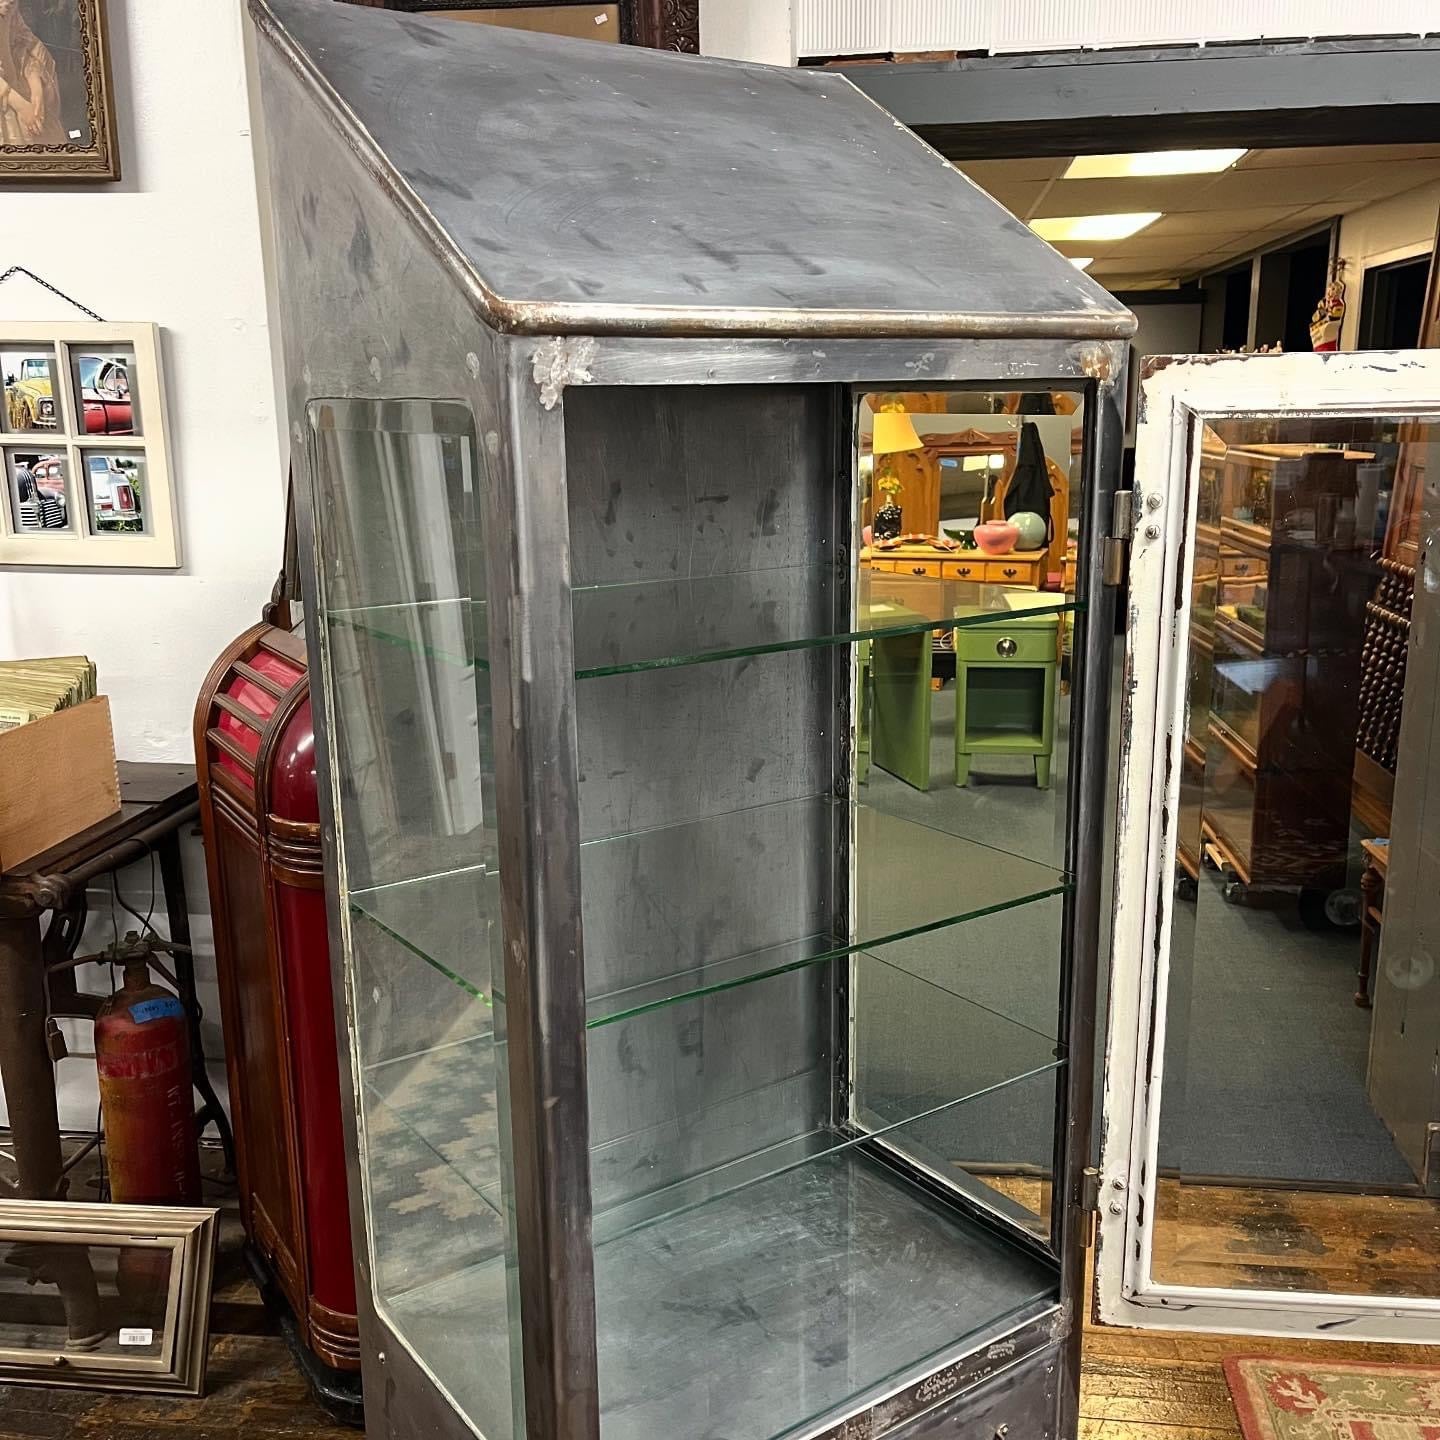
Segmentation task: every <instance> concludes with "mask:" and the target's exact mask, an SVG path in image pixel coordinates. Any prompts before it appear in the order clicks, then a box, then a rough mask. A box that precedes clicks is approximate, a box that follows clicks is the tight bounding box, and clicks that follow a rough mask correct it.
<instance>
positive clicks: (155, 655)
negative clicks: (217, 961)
mask: <svg viewBox="0 0 1440 1440" xmlns="http://www.w3.org/2000/svg"><path fill="white" fill-rule="evenodd" d="M107 9H108V12H109V26H110V45H111V62H112V71H113V77H114V91H115V108H116V114H117V119H118V124H119V141H120V156H121V166H122V173H123V175H124V178H123V179H122V180H121V181H120V182H119V183H118V184H109V185H103V184H86V185H70V184H67V185H60V186H56V185H49V186H41V185H23V186H21V185H12V184H7V185H5V186H4V187H3V189H0V269H4V268H6V267H8V266H10V265H24V266H26V267H27V268H28V269H31V270H34V271H35V272H36V273H37V274H39V275H42V276H44V277H45V279H47V280H48V281H50V282H51V283H52V284H54V285H57V286H59V287H60V288H61V289H62V290H65V291H67V292H69V293H70V294H73V295H74V296H75V297H76V298H77V299H79V300H81V301H83V302H84V303H85V304H86V305H88V306H89V307H90V308H91V309H93V310H95V311H97V312H98V313H99V314H100V315H102V316H103V317H104V318H105V319H107V320H148V321H153V322H154V323H156V324H157V325H159V326H161V327H162V337H163V347H164V364H165V367H166V371H167V374H166V387H167V400H168V404H169V412H170V426H171V435H170V443H171V458H172V461H173V467H172V473H173V475H174V481H175V486H176V491H177V500H178V505H179V515H180V534H181V546H182V558H183V561H184V564H183V566H182V568H181V569H180V570H179V571H149V572H143V571H134V572H117V571H113V570H106V571H98V570H97V571H76V570H69V569H67V570H64V571H60V570H54V571H45V570H34V569H28V568H27V569H18V568H14V567H10V568H6V567H0V658H17V657H20V656H26V655H49V654H72V653H80V652H83V653H85V654H88V655H90V656H91V657H92V658H93V659H94V660H95V661H96V663H97V665H98V666H99V677H100V686H101V688H102V690H104V691H105V692H106V693H107V694H108V695H109V696H110V700H111V707H112V711H113V716H114V723H115V743H116V750H117V752H118V754H119V756H120V758H121V759H129V760H177V761H193V759H194V752H193V749H192V746H191V741H190V721H191V712H192V710H193V707H194V704H195V695H196V692H197V691H198V689H199V687H200V682H201V680H202V679H203V678H204V675H205V672H206V671H207V670H208V669H209V667H210V665H211V663H212V662H213V660H214V659H215V656H216V654H217V653H218V652H219V651H220V649H221V648H222V647H223V646H224V645H225V644H226V642H227V641H229V640H230V639H231V638H233V637H234V636H235V635H236V634H237V633H238V632H239V631H240V630H242V629H243V628H244V627H245V626H247V625H249V624H251V623H252V622H253V621H255V620H258V619H259V612H260V606H261V605H262V603H263V602H264V601H265V599H266V598H267V596H268V595H269V593H270V586H271V583H272V581H273V579H274V575H275V572H276V570H277V569H278V568H279V563H280V548H281V540H282V531H283V526H284V474H285V472H284V468H283V463H282V458H281V456H282V443H283V432H282V429H281V428H280V427H277V424H276V418H275V413H276V401H275V382H274V375H273V370H272V365H271V352H270V337H269V332H268V327H267V319H266V308H265V283H264V277H263V274H262V269H261V244H260V237H261V230H260V221H259V209H258V204H257V198H256V185H255V168H254V159H253V154H252V150H251V142H250V112H249V101H248V98H247V91H246V69H245V56H244V46H243V44H242V30H241V23H242V20H241V16H242V6H241V5H240V3H239V0H109V4H108V7H107ZM82 318H83V317H82V316H80V315H79V314H78V312H76V311H75V310H73V309H71V308H70V307H69V306H67V305H65V304H64V303H63V302H62V301H60V300H58V299H56V298H55V297H54V296H52V295H50V294H48V293H47V292H46V291H44V290H41V289H40V288H38V287H37V286H34V285H32V284H31V283H30V282H29V281H27V280H25V279H23V278H16V279H12V280H10V281H8V282H7V283H6V284H5V285H3V286H0V331H3V328H4V323H5V321H6V320H52V319H53V320H77V319H82ZM185 852H186V853H185V866H186V873H187V880H188V889H189V899H190V910H191V912H192V919H191V925H192V930H193V932H194V936H193V938H194V941H195V947H196V963H197V969H198V970H199V979H200V998H201V1003H202V1005H203V1006H204V1007H205V1010H206V1035H207V1051H208V1053H209V1054H210V1056H211V1058H212V1062H214V1063H212V1070H215V1071H219V1069H220V1067H219V1063H218V1062H219V1057H220V1044H219V1019H220V1009H219V1003H218V997H217V995H216V992H215V987H214V960H213V949H212V948H211V945H210V926H209V906H208V903H207V899H206V893H205V873H204V859H203V855H202V852H201V849H200V844H199V841H198V839H197V838H194V837H190V838H187V841H186V845H185ZM120 884H121V894H122V896H123V897H124V898H125V900H126V901H128V902H129V903H130V904H131V905H134V906H135V907H136V908H137V909H138V910H139V911H140V912H141V913H142V914H144V913H145V911H146V910H147V909H148V908H149V905H150V868H149V866H148V864H142V865H140V866H136V867H132V868H131V869H130V870H129V871H127V872H126V874H125V875H124V876H122V877H121V881H120ZM110 903H111V902H110V893H109V889H108V886H106V887H99V886H97V888H96V889H95V890H94V891H93V892H92V894H91V896H90V909H91V919H90V923H89V925H88V926H87V929H86V934H85V936H84V939H83V942H82V945H83V948H84V949H85V950H94V949H97V948H99V947H100V946H102V945H104V944H106V943H107V942H108V941H109V940H110V938H111V935H112V922H111V913H110ZM157 910H160V911H163V905H158V906H157ZM156 923H157V928H158V929H160V930H161V931H162V932H163V931H164V929H165V925H164V921H163V918H162V916H161V915H158V914H157V919H156ZM115 925H116V926H117V927H118V929H119V930H120V931H121V932H122V933H123V932H124V931H125V930H126V929H129V928H136V925H137V922H136V921H134V920H132V919H129V918H128V917H126V916H125V915H124V913H123V912H119V913H118V914H117V917H116V920H115ZM81 984H82V987H84V988H87V989H90V990H93V991H98V992H101V993H103V992H104V991H106V990H108V989H109V981H108V977H107V976H106V974H105V973H104V972H103V971H99V970H89V971H86V972H82V978H81ZM62 1024H63V1028H64V1029H65V1031H66V1034H67V1039H68V1040H69V1043H70V1047H71V1050H72V1052H75V1053H76V1054H77V1058H75V1059H73V1060H66V1061H63V1062H62V1063H61V1064H60V1066H59V1078H60V1092H61V1122H62V1124H63V1125H65V1126H66V1127H67V1128H73V1129H85V1128H93V1127H94V1124H95V1105H96V1099H95V1088H94V1067H93V1065H92V1064H91V1063H90V1061H89V1060H88V1059H86V1058H85V1057H84V1052H87V1051H89V1049H90V1035H89V1030H90V1027H89V1025H88V1023H87V1022H69V1021H66V1022H62ZM3 1122H4V1115H3V1109H0V1123H3Z"/></svg>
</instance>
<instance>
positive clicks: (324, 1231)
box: [195, 590, 362, 1423]
mask: <svg viewBox="0 0 1440 1440" xmlns="http://www.w3.org/2000/svg"><path fill="white" fill-rule="evenodd" d="M280 593H281V594H283V590H282V591H281V592H280ZM267 615H270V616H271V617H272V618H274V619H279V620H281V622H282V623H281V624H279V625H276V624H271V623H261V624H259V625H256V626H254V627H252V628H251V629H249V630H247V631H245V633H244V634H242V635H240V636H239V637H238V638H237V639H236V640H235V641H234V642H233V643H232V644H230V645H229V646H227V647H226V649H225V650H224V652H223V653H222V654H221V655H220V658H219V659H218V660H217V661H216V662H215V664H214V666H212V668H211V670H210V673H209V675H208V676H206V679H205V683H204V685H203V687H202V688H201V691H200V696H199V700H198V701H197V703H196V707H195V754H196V760H197V765H198V771H199V780H200V816H201V821H202V824H203V826H204V831H205V851H206V863H207V867H208V871H209V882H210V899H211V906H212V909H213V913H214V925H215V955H216V964H217V968H218V971H219V978H220V995H221V1006H222V1009H223V1020H224V1027H225V1054H226V1064H227V1067H228V1071H229V1080H230V1105H231V1113H232V1116H233V1118H234V1124H235V1142H236V1168H237V1170H238V1177H237V1178H238V1181H239V1188H240V1208H241V1214H242V1217H243V1219H244V1223H245V1232H246V1237H247V1242H248V1244H247V1253H248V1258H249V1259H250V1261H251V1265H252V1268H253V1269H254V1270H255V1271H256V1272H257V1278H258V1279H259V1280H260V1282H261V1287H262V1291H263V1292H264V1293H265V1295H266V1299H267V1302H268V1303H271V1304H272V1305H274V1306H276V1308H279V1309H280V1311H281V1323H282V1327H283V1328H284V1329H285V1332H286V1335H287V1338H289V1339H290V1340H291V1342H292V1349H293V1350H294V1351H295V1354H296V1357H297V1359H298V1360H299V1361H300V1363H301V1365H302V1367H303V1368H304V1369H305V1371H306V1374H307V1376H308V1378H309V1380H310V1382H311V1385H312V1388H313V1389H314V1390H315V1393H316V1397H317V1399H319V1400H320V1401H321V1403H322V1404H324V1405H325V1406H326V1408H327V1409H329V1410H330V1411H331V1413H332V1414H334V1415H335V1416H336V1417H337V1418H340V1419H344V1420H348V1421H351V1422H352V1423H359V1422H360V1420H361V1418H362V1417H361V1413H360V1377H359V1373H358V1372H359V1348H358V1342H357V1339H356V1320H355V1276H354V1268H353V1261H352V1254H351V1248H350V1226H349V1219H348V1216H349V1211H348V1208H347V1201H346V1179H345V1156H344V1146H343V1141H342V1138H341V1128H340V1126H341V1121H340V1090H339V1071H338V1066H337V1060H336V1050H335V1021H334V1013H333V1010H332V1002H331V990H330V964H329V948H328V945H327V940H326V922H325V894H324V884H323V879H322V869H321V860H320V824H319V806H318V800H317V795H316V788H315V760H314V735H313V731H312V728H311V720H310V695H309V683H308V678H307V675H306V663H305V645H304V641H303V640H302V639H301V638H300V637H299V636H298V635H294V634H291V633H290V631H289V629H288V618H289V617H288V607H286V606H285V605H284V603H283V601H281V602H279V603H277V604H275V605H272V607H271V608H270V609H269V610H267ZM287 1312H288V1313H287Z"/></svg>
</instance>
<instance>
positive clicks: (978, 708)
mask: <svg viewBox="0 0 1440 1440" xmlns="http://www.w3.org/2000/svg"><path fill="white" fill-rule="evenodd" d="M1055 599H1056V597H1055V596H1054V595H1044V594H1039V593H1036V592H1034V591H1016V592H1015V593H1014V594H1013V595H1008V596H1007V597H1006V604H1007V605H1008V606H1009V607H1010V608H1011V609H1012V610H1013V611H1014V612H1015V615H1014V618H1013V619H1012V620H1008V621H1006V622H1005V624H1003V625H1001V624H990V625H982V626H977V627H974V628H961V629H957V630H956V631H955V783H956V784H957V785H964V784H966V783H967V782H968V781H969V779H970V761H971V758H972V757H973V756H975V755H1031V756H1033V757H1034V759H1035V784H1036V786H1037V787H1038V788H1039V789H1041V790H1047V789H1049V787H1050V756H1051V754H1052V752H1053V750H1054V746H1055V676H1056V670H1057V664H1056V657H1057V654H1058V649H1057V634H1056V622H1057V620H1058V619H1059V617H1058V616H1057V615H1055V614H1053V613H1052V614H1049V615H1027V614H1026V613H1025V612H1026V610H1027V609H1029V608H1030V607H1032V606H1036V605H1053V604H1054V603H1055Z"/></svg>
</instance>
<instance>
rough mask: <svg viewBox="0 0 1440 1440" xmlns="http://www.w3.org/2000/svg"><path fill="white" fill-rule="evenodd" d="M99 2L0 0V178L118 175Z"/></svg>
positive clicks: (107, 177)
mask: <svg viewBox="0 0 1440 1440" xmlns="http://www.w3.org/2000/svg"><path fill="white" fill-rule="evenodd" d="M105 3H106V0H0V182H3V181H5V180H24V181H27V182H28V181H34V180H118V179H119V178H120V154H119V150H118V148H117V147H116V144H115V116H114V104H113V98H112V95H111V89H110V62H109V55H108V51H107V48H106V36H105Z"/></svg>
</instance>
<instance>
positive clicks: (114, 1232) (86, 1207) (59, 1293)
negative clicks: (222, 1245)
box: [0, 1200, 220, 1396]
mask: <svg viewBox="0 0 1440 1440" xmlns="http://www.w3.org/2000/svg"><path fill="white" fill-rule="evenodd" d="M219 1213H220V1212H219V1211H218V1210H215V1209H211V1208H209V1207H200V1206H196V1207H179V1206H177V1207H171V1206H163V1205H101V1204H90V1203H85V1202H78V1201H48V1200H4V1201H0V1262H6V1263H5V1265H4V1268H5V1270H6V1272H7V1275H8V1279H6V1280H4V1281H3V1282H0V1283H3V1284H5V1285H6V1286H7V1287H8V1288H10V1289H14V1288H15V1285H16V1282H17V1281H19V1282H20V1283H21V1284H23V1285H24V1286H25V1287H26V1289H33V1291H34V1300H35V1304H36V1305H37V1306H40V1307H45V1306H47V1305H49V1304H51V1303H52V1302H53V1311H52V1312H51V1313H50V1315H47V1316H46V1320H45V1323H44V1324H42V1325H39V1326H36V1327H35V1328H36V1329H39V1330H50V1331H54V1330H55V1329H57V1328H59V1326H57V1324H56V1323H55V1320H54V1319H52V1318H51V1315H59V1316H63V1322H64V1327H65V1328H66V1330H67V1332H68V1333H67V1338H66V1339H65V1340H64V1341H62V1342H61V1343H59V1344H55V1343H53V1336H46V1337H44V1338H46V1339H47V1340H50V1341H51V1343H49V1344H38V1343H33V1342H34V1341H35V1340H36V1339H38V1338H40V1337H39V1336H36V1335H33V1334H32V1337H31V1341H32V1343H24V1342H25V1335H24V1332H25V1331H26V1329H27V1322H26V1318H25V1313H24V1310H23V1308H22V1309H20V1312H19V1313H18V1314H16V1313H15V1311H16V1309H17V1307H14V1306H5V1307H3V1309H4V1310H7V1311H10V1312H11V1313H10V1314H3V1313H0V1385H47V1386H56V1385H59V1386H67V1387H73V1388H79V1389H91V1390H135V1391H145V1392H150V1393H158V1394H167V1395H191V1396H198V1395H200V1394H201V1393H202V1392H203V1389H204V1385H205V1365H206V1358H207V1354H208V1351H209V1340H210V1291H211V1285H212V1280H213V1275H214V1269H215V1246H216V1240H217V1236H218V1231H219ZM97 1252H102V1253H103V1255H104V1256H106V1257H110V1258H115V1257H118V1256H120V1255H123V1256H126V1257H130V1258H131V1259H132V1261H133V1262H135V1263H134V1265H133V1267H132V1268H133V1269H134V1270H135V1271H138V1274H139V1283H140V1285H141V1287H142V1288H145V1289H147V1291H148V1299H149V1302H150V1308H149V1309H148V1310H146V1312H145V1313H144V1314H142V1315H141V1316H139V1317H138V1318H140V1319H142V1320H147V1319H153V1317H154V1315H155V1314H156V1313H157V1311H158V1313H160V1314H163V1320H162V1322H161V1324H159V1325H158V1326H156V1325H153V1324H149V1325H137V1326H127V1325H126V1323H125V1320H126V1316H125V1306H126V1303H127V1301H126V1297H125V1295H124V1293H123V1291H124V1290H125V1288H126V1286H124V1285H119V1284H116V1285H114V1286H112V1285H110V1284H108V1283H105V1281H106V1277H105V1275H104V1268H105V1267H104V1265H103V1264H97V1263H96V1262H97V1260H98V1259H99V1254H98V1253H97ZM117 1268H119V1267H118V1263H117ZM97 1269H98V1270H100V1271H101V1274H100V1275H98V1276H97V1273H96V1272H97ZM131 1283H132V1284H133V1283H134V1277H132V1281H131ZM111 1289H113V1290H114V1292H115V1293H113V1294H112V1293H109V1292H110V1290H111ZM0 1293H3V1292H0ZM162 1297H163V1311H159V1310H158V1306H159V1305H160V1303H161V1300H162Z"/></svg>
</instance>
